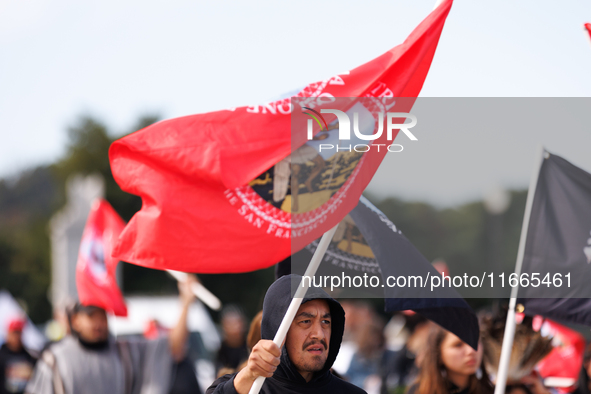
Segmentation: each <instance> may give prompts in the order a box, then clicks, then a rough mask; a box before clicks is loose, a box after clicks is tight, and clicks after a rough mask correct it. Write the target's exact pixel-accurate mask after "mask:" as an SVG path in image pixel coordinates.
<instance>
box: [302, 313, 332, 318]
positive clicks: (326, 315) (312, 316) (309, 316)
mask: <svg viewBox="0 0 591 394" xmlns="http://www.w3.org/2000/svg"><path fill="white" fill-rule="evenodd" d="M296 317H307V318H310V319H311V318H314V317H316V315H314V314H312V313H309V312H300V314H299V315H297V316H296ZM330 317H331V316H330V312H327V313H325V314H324V316H322V318H323V319H326V318H330Z"/></svg>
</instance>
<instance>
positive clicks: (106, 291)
mask: <svg viewBox="0 0 591 394" xmlns="http://www.w3.org/2000/svg"><path fill="white" fill-rule="evenodd" d="M124 227H125V222H124V221H123V219H121V217H120V216H119V215H118V214H117V212H115V210H114V209H113V208H112V207H111V205H110V204H109V203H108V202H106V201H105V200H102V199H98V200H96V201H94V203H93V204H92V207H91V209H90V214H89V215H88V219H87V221H86V227H84V232H83V233H82V241H81V242H80V251H79V252H78V263H77V265H76V288H77V290H78V298H79V300H80V303H81V304H82V305H93V306H98V307H100V308H103V309H104V310H106V311H107V312H111V313H113V314H115V315H116V316H127V307H126V306H125V300H124V299H123V296H122V295H121V291H120V290H119V286H118V285H117V279H116V270H117V264H118V263H119V260H117V259H115V258H113V257H111V251H112V250H113V246H114V245H115V242H117V239H118V238H119V235H120V234H121V231H123V228H124Z"/></svg>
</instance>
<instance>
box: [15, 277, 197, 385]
mask: <svg viewBox="0 0 591 394" xmlns="http://www.w3.org/2000/svg"><path fill="white" fill-rule="evenodd" d="M195 280H196V279H195V278H194V277H193V276H190V277H189V280H187V281H186V282H184V283H179V299H180V302H181V315H180V317H179V320H178V322H177V325H176V326H175V327H174V328H173V329H172V331H171V332H170V335H169V337H168V338H161V339H158V340H154V341H148V340H141V339H138V340H115V339H114V338H113V337H112V336H110V335H109V327H108V321H107V315H106V313H105V310H103V309H101V308H99V307H96V306H92V305H82V304H80V303H78V304H76V305H75V306H74V308H73V310H72V312H71V316H70V322H71V331H72V335H68V336H66V337H65V338H64V339H63V340H61V341H60V342H57V343H54V344H52V345H51V346H50V347H49V348H48V349H46V350H45V351H44V352H43V353H42V354H41V357H40V360H39V362H38V363H37V366H36V368H35V372H34V375H33V378H32V379H31V381H30V382H29V384H28V385H27V387H26V390H25V392H26V393H30V394H87V393H88V394H128V393H131V394H138V393H142V394H144V393H154V394H160V393H161V394H167V393H168V392H169V390H170V386H171V380H172V377H171V371H172V364H173V363H174V362H179V361H181V360H182V359H183V358H184V357H185V350H186V342H187V338H188V336H189V332H188V330H187V314H188V310H189V306H190V304H191V303H192V302H193V300H194V295H193V292H192V291H191V285H192V283H193V282H194V281H195Z"/></svg>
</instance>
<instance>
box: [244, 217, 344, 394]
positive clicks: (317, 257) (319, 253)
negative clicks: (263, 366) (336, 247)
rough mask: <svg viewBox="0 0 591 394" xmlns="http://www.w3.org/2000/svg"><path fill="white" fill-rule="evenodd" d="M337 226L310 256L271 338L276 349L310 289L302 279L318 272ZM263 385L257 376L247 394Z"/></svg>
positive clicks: (261, 377)
mask: <svg viewBox="0 0 591 394" xmlns="http://www.w3.org/2000/svg"><path fill="white" fill-rule="evenodd" d="M338 226H339V225H338V224H337V225H336V226H334V227H333V228H332V229H330V230H328V231H327V232H325V233H324V235H323V236H322V239H320V242H319V243H318V246H317V247H316V251H315V252H314V255H313V256H312V260H310V264H309V265H308V268H307V269H306V272H305V273H304V276H303V277H302V281H301V282H300V284H299V285H298V289H297V290H296V292H295V294H294V296H293V298H292V299H291V302H290V304H289V307H288V308H287V312H285V316H284V317H283V320H282V321H281V325H280V326H279V329H277V333H276V334H275V338H273V343H275V345H277V346H278V347H281V345H283V341H284V340H285V337H286V336H287V331H288V330H289V327H290V326H291V323H292V321H293V319H294V318H295V314H296V312H297V311H298V309H299V308H300V305H302V301H303V300H304V296H305V295H306V292H307V291H308V288H309V287H310V286H309V285H310V282H311V281H307V285H306V281H305V280H304V278H306V277H310V278H311V277H313V276H314V275H316V271H317V270H318V267H319V266H320V262H321V261H322V259H323V258H324V254H325V253H326V249H328V246H329V245H330V241H331V240H332V237H333V236H334V233H335V232H336V231H337V227H338ZM263 383H265V377H264V376H259V377H258V378H257V379H256V380H255V381H254V383H253V385H252V387H251V388H250V391H249V392H248V394H258V392H259V391H260V390H261V387H263Z"/></svg>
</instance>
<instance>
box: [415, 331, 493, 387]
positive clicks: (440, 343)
mask: <svg viewBox="0 0 591 394" xmlns="http://www.w3.org/2000/svg"><path fill="white" fill-rule="evenodd" d="M493 391H494V390H493V385H492V383H491V382H490V379H489V377H488V375H487V374H486V371H485V370H484V365H483V362H482V345H480V344H479V346H478V351H476V350H474V349H472V348H471V347H470V345H468V344H466V343H465V342H463V341H462V340H461V339H460V338H458V337H457V336H455V335H454V334H452V333H450V332H449V331H446V330H444V329H443V328H441V327H439V326H436V325H434V326H433V329H432V331H431V333H430V335H429V339H428V345H427V346H425V348H424V352H423V354H422V355H421V357H420V371H419V375H418V377H417V380H416V382H415V384H414V385H413V386H412V387H411V388H410V390H409V392H408V394H492V393H493Z"/></svg>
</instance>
